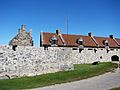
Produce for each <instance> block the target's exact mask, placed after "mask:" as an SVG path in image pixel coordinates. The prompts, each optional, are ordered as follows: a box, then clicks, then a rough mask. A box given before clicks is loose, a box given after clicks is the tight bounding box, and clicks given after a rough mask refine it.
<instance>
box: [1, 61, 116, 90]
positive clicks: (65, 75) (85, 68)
mask: <svg viewBox="0 0 120 90" xmlns="http://www.w3.org/2000/svg"><path fill="white" fill-rule="evenodd" d="M115 67H116V65H115V64H112V63H111V62H106V63H100V64H99V65H91V64H80V65H75V70H72V71H62V72H56V73H49V74H44V75H38V76H34V77H22V78H16V79H8V80H0V89H1V90H16V89H30V88H36V87H43V86H48V85H53V84H58V83H65V82H71V81H76V80H81V79H85V78H89V77H93V76H96V75H100V74H103V73H105V72H108V71H112V70H113V69H114V68H115Z"/></svg>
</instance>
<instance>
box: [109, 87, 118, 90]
mask: <svg viewBox="0 0 120 90" xmlns="http://www.w3.org/2000/svg"><path fill="white" fill-rule="evenodd" d="M110 90H120V87H118V88H113V89H110Z"/></svg>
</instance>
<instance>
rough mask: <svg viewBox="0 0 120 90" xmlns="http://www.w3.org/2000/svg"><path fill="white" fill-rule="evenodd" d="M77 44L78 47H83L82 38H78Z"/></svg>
mask: <svg viewBox="0 0 120 90" xmlns="http://www.w3.org/2000/svg"><path fill="white" fill-rule="evenodd" d="M77 43H78V44H79V45H83V44H84V40H83V39H82V37H80V38H79V39H78V41H77Z"/></svg>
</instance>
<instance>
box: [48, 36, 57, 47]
mask: <svg viewBox="0 0 120 90" xmlns="http://www.w3.org/2000/svg"><path fill="white" fill-rule="evenodd" d="M50 42H51V44H52V45H53V46H56V45H58V39H57V38H56V37H55V35H54V36H53V37H52V38H51V39H50Z"/></svg>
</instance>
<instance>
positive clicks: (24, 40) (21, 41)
mask: <svg viewBox="0 0 120 90" xmlns="http://www.w3.org/2000/svg"><path fill="white" fill-rule="evenodd" d="M9 45H12V46H15V45H17V46H33V40H32V30H30V32H29V33H28V32H26V27H25V25H22V26H21V29H19V30H18V34H17V35H16V36H15V37H14V38H13V39H12V40H11V41H10V42H9Z"/></svg>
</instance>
